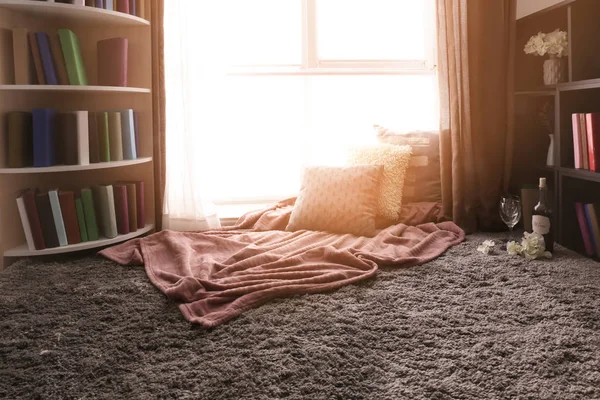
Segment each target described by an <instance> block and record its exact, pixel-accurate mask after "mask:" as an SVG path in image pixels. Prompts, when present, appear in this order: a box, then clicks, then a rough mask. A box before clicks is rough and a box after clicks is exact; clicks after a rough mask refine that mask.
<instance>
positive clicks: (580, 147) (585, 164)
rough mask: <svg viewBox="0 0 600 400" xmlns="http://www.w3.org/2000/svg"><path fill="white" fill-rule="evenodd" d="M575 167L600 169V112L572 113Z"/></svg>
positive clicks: (592, 169) (591, 169)
mask: <svg viewBox="0 0 600 400" xmlns="http://www.w3.org/2000/svg"><path fill="white" fill-rule="evenodd" d="M572 124H573V151H574V155H575V168H577V169H587V170H590V171H600V113H575V114H572Z"/></svg>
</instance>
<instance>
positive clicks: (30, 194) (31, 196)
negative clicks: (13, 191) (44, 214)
mask: <svg viewBox="0 0 600 400" xmlns="http://www.w3.org/2000/svg"><path fill="white" fill-rule="evenodd" d="M23 203H25V211H26V212H27V219H29V227H30V228H31V236H33V244H34V246H35V249H36V250H44V249H45V248H46V243H45V242H44V234H43V233H42V225H41V224H40V217H39V214H38V210H37V205H36V203H35V191H34V190H32V189H29V190H27V191H26V192H25V193H23Z"/></svg>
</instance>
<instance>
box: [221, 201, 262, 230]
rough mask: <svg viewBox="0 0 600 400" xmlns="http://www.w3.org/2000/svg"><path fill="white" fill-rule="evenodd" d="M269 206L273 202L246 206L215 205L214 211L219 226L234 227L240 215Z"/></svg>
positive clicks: (247, 204)
mask: <svg viewBox="0 0 600 400" xmlns="http://www.w3.org/2000/svg"><path fill="white" fill-rule="evenodd" d="M270 204H273V202H269V203H246V204H217V205H215V209H216V211H217V216H218V217H219V220H220V221H221V225H222V226H231V225H234V224H235V223H236V222H237V220H238V219H239V218H240V217H241V216H242V215H244V214H246V213H248V212H250V211H255V210H260V209H263V208H265V207H267V206H268V205H270Z"/></svg>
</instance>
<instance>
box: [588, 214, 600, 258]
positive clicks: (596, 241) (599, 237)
mask: <svg viewBox="0 0 600 400" xmlns="http://www.w3.org/2000/svg"><path fill="white" fill-rule="evenodd" d="M584 207H585V214H586V217H587V219H588V223H589V226H590V231H591V233H592V235H591V236H592V244H593V245H594V250H595V251H596V255H597V256H599V257H600V226H599V225H598V216H597V215H596V210H595V208H594V205H593V204H585V205H584Z"/></svg>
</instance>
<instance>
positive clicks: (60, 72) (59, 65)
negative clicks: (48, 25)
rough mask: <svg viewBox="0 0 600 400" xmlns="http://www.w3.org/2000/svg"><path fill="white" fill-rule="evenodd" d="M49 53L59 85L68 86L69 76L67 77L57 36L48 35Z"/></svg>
mask: <svg viewBox="0 0 600 400" xmlns="http://www.w3.org/2000/svg"><path fill="white" fill-rule="evenodd" d="M50 51H51V52H52V60H53V61H54V67H55V68H56V75H57V76H58V84H59V85H68V84H69V75H67V67H66V66H65V57H64V56H63V51H62V48H61V47H60V41H59V40H58V36H57V35H50Z"/></svg>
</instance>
